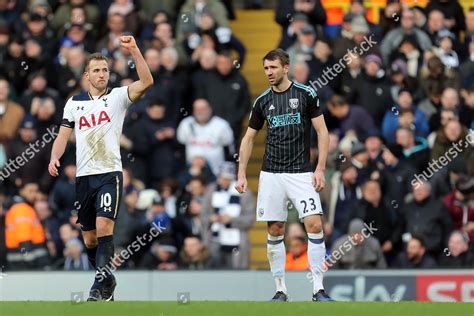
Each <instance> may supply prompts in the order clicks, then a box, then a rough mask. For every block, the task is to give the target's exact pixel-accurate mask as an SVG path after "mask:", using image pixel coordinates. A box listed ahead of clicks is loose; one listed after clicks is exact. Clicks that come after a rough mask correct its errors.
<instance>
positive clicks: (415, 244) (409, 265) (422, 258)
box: [395, 236, 437, 269]
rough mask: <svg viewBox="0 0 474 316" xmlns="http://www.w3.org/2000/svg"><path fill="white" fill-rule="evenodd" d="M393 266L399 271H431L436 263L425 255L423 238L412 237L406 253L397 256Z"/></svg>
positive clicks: (429, 256)
mask: <svg viewBox="0 0 474 316" xmlns="http://www.w3.org/2000/svg"><path fill="white" fill-rule="evenodd" d="M395 266H396V267H397V268H400V269H433V268H436V267H437V263H436V261H435V259H433V257H432V256H431V255H429V254H428V253H427V250H426V244H425V241H424V238H423V237H420V236H412V238H411V239H410V241H409V242H408V244H407V249H406V252H402V253H401V254H400V255H399V256H398V261H397V263H396V265H395Z"/></svg>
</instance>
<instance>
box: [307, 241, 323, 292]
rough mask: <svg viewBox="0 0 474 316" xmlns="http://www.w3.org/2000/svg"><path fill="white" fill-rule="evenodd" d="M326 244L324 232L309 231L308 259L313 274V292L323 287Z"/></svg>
mask: <svg viewBox="0 0 474 316" xmlns="http://www.w3.org/2000/svg"><path fill="white" fill-rule="evenodd" d="M325 256H326V246H325V244H324V233H323V232H320V233H317V234H311V233H308V261H309V267H310V269H311V274H312V276H313V292H314V293H317V292H318V291H319V290H322V289H324V287H323V272H324V271H325V268H324V258H325Z"/></svg>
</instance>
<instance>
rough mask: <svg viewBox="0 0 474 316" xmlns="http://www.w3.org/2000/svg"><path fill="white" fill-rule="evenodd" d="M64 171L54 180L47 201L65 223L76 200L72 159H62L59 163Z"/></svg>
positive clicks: (74, 171) (74, 165)
mask: <svg viewBox="0 0 474 316" xmlns="http://www.w3.org/2000/svg"><path fill="white" fill-rule="evenodd" d="M61 167H62V169H63V170H64V173H63V174H61V176H60V177H59V178H58V179H57V180H56V182H55V183H54V185H53V188H52V189H51V192H50V194H49V203H50V205H51V207H52V208H53V209H54V210H55V213H56V216H57V217H58V219H59V220H60V221H61V223H65V222H67V221H68V220H69V216H70V215H71V211H72V210H74V209H75V208H76V207H77V205H74V203H75V202H76V194H75V188H76V163H75V161H73V160H68V161H63V162H62V164H61Z"/></svg>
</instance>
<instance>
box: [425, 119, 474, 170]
mask: <svg viewBox="0 0 474 316" xmlns="http://www.w3.org/2000/svg"><path fill="white" fill-rule="evenodd" d="M470 133H471V132H470V131H469V129H467V128H466V127H464V126H462V125H461V123H459V121H456V120H452V121H449V122H448V123H447V124H446V126H444V127H443V129H441V130H440V131H438V133H437V135H436V140H435V143H434V146H433V149H432V151H431V158H432V159H435V160H438V159H441V157H444V158H446V153H449V154H450V156H449V157H450V158H451V157H452V158H456V157H457V156H458V155H459V156H462V157H463V158H464V161H465V162H466V165H467V172H468V174H469V175H471V176H474V164H473V163H472V161H474V148H473V147H472V145H471V144H470V143H469V137H468V135H471V134H470ZM453 152H454V153H457V155H456V156H454V154H453ZM444 161H445V163H446V160H444ZM440 162H441V163H442V164H443V165H444V164H445V163H443V162H442V161H440Z"/></svg>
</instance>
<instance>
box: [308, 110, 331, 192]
mask: <svg viewBox="0 0 474 316" xmlns="http://www.w3.org/2000/svg"><path fill="white" fill-rule="evenodd" d="M311 123H312V124H313V127H314V129H315V130H316V133H317V134H318V165H317V166H316V170H315V172H314V175H313V185H314V186H315V188H316V191H318V192H320V191H322V190H323V189H324V186H325V183H326V180H325V178H324V171H326V159H327V157H328V151H329V132H328V129H327V127H326V122H325V121H324V116H323V115H319V116H317V117H315V118H313V119H311Z"/></svg>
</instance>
